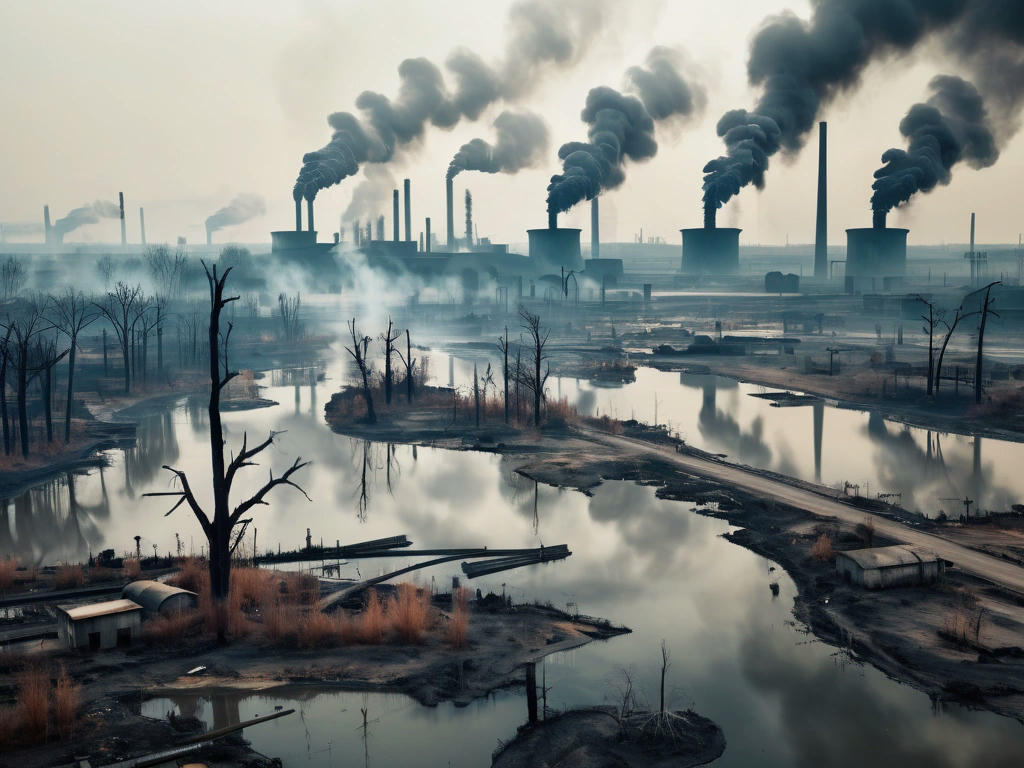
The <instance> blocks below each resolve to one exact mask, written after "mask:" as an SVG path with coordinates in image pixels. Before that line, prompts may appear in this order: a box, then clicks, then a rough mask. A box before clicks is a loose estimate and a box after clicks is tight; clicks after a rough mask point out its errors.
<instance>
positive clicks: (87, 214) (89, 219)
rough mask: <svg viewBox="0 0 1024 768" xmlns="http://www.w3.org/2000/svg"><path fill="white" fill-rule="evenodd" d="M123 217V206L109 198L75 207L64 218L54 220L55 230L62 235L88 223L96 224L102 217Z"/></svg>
mask: <svg viewBox="0 0 1024 768" xmlns="http://www.w3.org/2000/svg"><path fill="white" fill-rule="evenodd" d="M119 218H121V208H120V206H118V204H117V203H114V202H111V201H109V200H97V201H96V202H94V203H88V204H86V205H83V206H80V207H78V208H73V209H72V210H71V211H69V212H68V215H67V216H65V217H64V218H63V219H57V220H56V221H55V222H53V231H54V232H55V233H56V234H57V235H60V236H63V235H66V234H67V233H68V232H70V231H72V230H73V229H78V228H79V227H83V226H85V225H86V224H95V223H96V222H98V221H99V220H100V219H119Z"/></svg>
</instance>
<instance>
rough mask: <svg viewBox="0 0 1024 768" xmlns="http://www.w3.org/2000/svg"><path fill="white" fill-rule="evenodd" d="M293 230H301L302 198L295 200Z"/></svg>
mask: <svg viewBox="0 0 1024 768" xmlns="http://www.w3.org/2000/svg"><path fill="white" fill-rule="evenodd" d="M295 231H296V232H301V231H302V198H298V199H297V200H296V201H295Z"/></svg>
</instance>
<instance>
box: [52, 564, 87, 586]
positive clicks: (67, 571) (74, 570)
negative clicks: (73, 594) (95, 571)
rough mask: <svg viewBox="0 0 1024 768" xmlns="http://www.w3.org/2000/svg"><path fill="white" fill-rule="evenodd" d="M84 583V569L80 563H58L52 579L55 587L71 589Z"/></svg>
mask: <svg viewBox="0 0 1024 768" xmlns="http://www.w3.org/2000/svg"><path fill="white" fill-rule="evenodd" d="M83 584H85V571H83V570H82V566H80V565H58V566H57V574H56V576H54V579H53V586H54V588H55V589H71V588H73V587H80V586H82V585H83Z"/></svg>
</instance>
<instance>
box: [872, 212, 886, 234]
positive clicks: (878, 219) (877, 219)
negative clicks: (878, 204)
mask: <svg viewBox="0 0 1024 768" xmlns="http://www.w3.org/2000/svg"><path fill="white" fill-rule="evenodd" d="M887 213H888V211H884V210H880V209H878V208H876V209H875V210H874V211H872V213H871V226H872V227H874V228H875V229H885V217H886V214H887Z"/></svg>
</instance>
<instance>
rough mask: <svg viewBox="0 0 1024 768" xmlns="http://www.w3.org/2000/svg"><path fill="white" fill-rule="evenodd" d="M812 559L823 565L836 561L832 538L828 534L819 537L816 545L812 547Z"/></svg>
mask: <svg viewBox="0 0 1024 768" xmlns="http://www.w3.org/2000/svg"><path fill="white" fill-rule="evenodd" d="M811 557H813V558H814V559H815V560H818V561H820V562H822V563H828V562H831V561H832V560H835V557H836V551H835V550H834V549H833V548H832V537H831V536H829V535H828V534H827V533H823V534H821V535H820V536H818V538H817V540H815V542H814V544H812V545H811Z"/></svg>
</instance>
